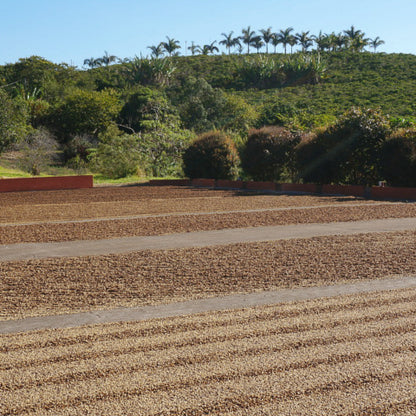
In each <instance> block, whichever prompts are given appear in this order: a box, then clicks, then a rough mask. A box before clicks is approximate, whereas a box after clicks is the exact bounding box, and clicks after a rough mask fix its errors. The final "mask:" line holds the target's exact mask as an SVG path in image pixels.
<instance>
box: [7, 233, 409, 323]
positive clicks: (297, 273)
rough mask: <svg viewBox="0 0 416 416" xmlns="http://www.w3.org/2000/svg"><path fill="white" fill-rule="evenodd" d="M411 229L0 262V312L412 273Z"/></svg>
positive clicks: (14, 314) (40, 311)
mask: <svg viewBox="0 0 416 416" xmlns="http://www.w3.org/2000/svg"><path fill="white" fill-rule="evenodd" d="M415 253H416V231H406V232H387V233H379V234H378V233H371V234H358V235H351V236H331V237H315V238H310V239H297V240H280V241H273V242H263V243H240V244H231V245H224V246H213V247H204V248H187V249H172V250H143V251H138V252H134V253H130V254H121V255H102V256H85V257H72V258H60V259H53V258H46V259H38V260H26V261H23V260H22V261H4V262H2V263H0V276H1V282H2V289H1V295H2V296H1V297H0V311H1V316H0V319H2V320H6V319H11V318H22V317H27V316H39V315H52V314H56V313H64V312H78V311H87V310H94V309H109V308H114V307H119V306H140V305H148V304H158V303H169V302H173V301H178V300H185V299H197V298H205V297H211V296H216V295H222V294H231V293H248V292H252V291H261V290H275V289H279V288H294V287H302V286H319V285H324V284H332V283H346V282H351V281H355V280H362V279H378V278H385V277H389V276H395V275H403V274H410V275H414V274H416V256H415Z"/></svg>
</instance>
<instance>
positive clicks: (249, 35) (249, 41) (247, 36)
mask: <svg viewBox="0 0 416 416" xmlns="http://www.w3.org/2000/svg"><path fill="white" fill-rule="evenodd" d="M241 32H242V33H243V36H241V40H242V41H243V43H245V44H246V45H247V53H250V46H252V45H253V42H254V38H255V35H256V32H255V31H254V30H251V27H250V26H248V27H247V29H242V30H241Z"/></svg>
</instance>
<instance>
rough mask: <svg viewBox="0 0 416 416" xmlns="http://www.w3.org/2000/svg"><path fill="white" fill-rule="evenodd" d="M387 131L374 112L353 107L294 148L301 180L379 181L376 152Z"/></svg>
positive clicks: (338, 181) (377, 152) (384, 124)
mask: <svg viewBox="0 0 416 416" xmlns="http://www.w3.org/2000/svg"><path fill="white" fill-rule="evenodd" d="M388 134H389V125H388V122H387V120H386V119H385V118H384V117H383V116H382V114H381V113H380V112H378V111H375V110H371V109H367V110H362V109H359V108H353V109H352V110H350V111H348V112H346V113H345V114H344V115H342V116H341V117H340V118H338V120H337V122H336V123H335V124H333V125H331V126H329V127H328V128H327V129H325V130H323V131H321V132H319V133H318V134H317V135H316V137H315V138H314V139H313V140H312V141H310V142H307V143H302V145H300V146H299V148H298V149H297V162H298V170H299V175H300V177H301V178H303V180H304V181H305V182H321V183H324V182H326V183H349V184H355V185H373V184H375V183H377V182H378V181H379V180H380V169H379V168H380V154H381V148H382V145H383V143H384V142H385V140H386V138H387V137H388Z"/></svg>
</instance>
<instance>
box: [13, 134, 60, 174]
mask: <svg viewBox="0 0 416 416" xmlns="http://www.w3.org/2000/svg"><path fill="white" fill-rule="evenodd" d="M16 148H17V150H18V151H19V153H20V157H19V166H20V167H21V169H22V170H24V171H26V172H29V173H30V174H31V175H40V173H41V171H42V170H43V169H45V168H46V167H47V166H50V165H51V164H52V163H53V162H56V161H57V150H58V142H57V141H56V140H55V138H54V137H53V136H52V134H51V133H50V132H49V131H48V130H46V129H44V128H40V129H38V130H34V131H33V132H32V133H31V134H29V135H28V136H27V137H26V138H25V139H23V140H21V141H20V142H19V143H18V144H17V146H16Z"/></svg>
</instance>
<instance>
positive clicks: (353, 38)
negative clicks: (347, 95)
mask: <svg viewBox="0 0 416 416" xmlns="http://www.w3.org/2000/svg"><path fill="white" fill-rule="evenodd" d="M221 36H222V37H223V38H222V39H221V40H220V41H213V42H211V43H209V44H204V45H197V44H195V43H194V42H191V45H190V46H187V47H185V54H186V53H187V50H188V51H190V53H191V55H198V54H199V55H210V54H215V53H219V52H220V49H219V48H218V46H216V44H217V43H218V44H219V45H222V46H223V47H224V48H225V49H226V51H227V53H228V54H231V53H239V54H242V53H244V51H245V52H246V53H247V54H249V53H250V51H252V50H253V49H255V50H256V51H257V53H260V52H265V53H266V54H267V53H269V46H270V45H271V46H273V48H274V53H276V52H277V47H278V46H279V45H281V46H282V50H283V52H284V53H285V54H287V52H288V47H290V53H293V48H294V47H296V46H299V47H300V48H301V50H302V52H307V51H309V50H310V49H311V48H312V47H313V46H315V47H316V50H317V51H319V52H324V51H332V52H334V51H340V50H350V51H354V52H360V51H363V50H364V48H366V47H370V48H372V50H373V51H374V52H376V50H377V48H378V47H379V46H381V45H383V44H384V43H385V42H384V40H382V39H380V37H379V36H377V37H375V38H373V39H371V38H368V37H366V34H365V33H364V32H363V31H362V30H360V29H356V28H355V27H354V26H351V27H350V28H349V29H347V30H343V31H341V32H338V33H335V32H332V33H329V34H327V33H322V31H320V32H319V34H318V35H313V34H311V33H310V31H306V32H304V31H303V32H299V33H294V29H293V28H292V27H288V28H286V29H281V30H279V31H278V32H274V31H273V30H272V28H271V27H268V28H267V29H260V30H259V31H258V32H256V31H255V30H253V29H252V28H251V26H248V27H247V28H243V29H242V30H241V35H239V36H238V35H237V36H235V35H234V32H233V31H231V32H229V33H221ZM147 48H148V49H149V50H150V56H151V57H152V58H154V59H159V58H162V57H166V56H169V57H172V56H178V55H179V54H180V52H179V51H180V49H182V46H181V44H180V41H179V40H177V39H174V38H170V37H169V36H166V41H163V42H160V43H159V44H157V45H151V46H148V47H147ZM250 48H251V49H250ZM115 62H119V63H123V62H129V58H124V59H120V58H117V57H116V56H115V55H109V54H108V53H107V52H105V54H104V56H102V57H99V58H87V59H85V60H84V65H85V66H88V67H90V68H96V67H100V66H108V65H110V64H111V63H115Z"/></svg>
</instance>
